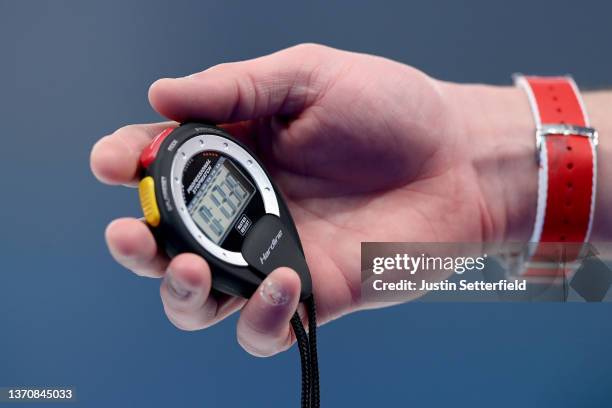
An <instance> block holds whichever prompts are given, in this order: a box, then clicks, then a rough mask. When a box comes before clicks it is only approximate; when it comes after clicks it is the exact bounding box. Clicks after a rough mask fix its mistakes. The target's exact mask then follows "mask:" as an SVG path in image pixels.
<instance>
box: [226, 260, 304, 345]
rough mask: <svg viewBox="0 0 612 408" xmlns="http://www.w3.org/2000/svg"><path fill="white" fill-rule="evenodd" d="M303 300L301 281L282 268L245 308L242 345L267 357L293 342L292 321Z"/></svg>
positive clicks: (240, 336) (240, 328)
mask: <svg viewBox="0 0 612 408" xmlns="http://www.w3.org/2000/svg"><path fill="white" fill-rule="evenodd" d="M299 298H300V278H299V276H298V275H297V273H296V272H294V271H293V270H291V269H289V268H278V269H276V270H275V271H273V272H272V273H271V274H270V275H269V276H268V277H267V278H266V279H265V280H264V281H263V283H262V284H261V285H260V287H259V289H258V290H257V292H256V293H255V294H254V295H253V296H252V297H251V299H249V301H248V302H247V304H246V306H245V307H244V308H243V309H242V312H241V314H240V319H239V320H238V333H237V334H238V342H239V343H240V345H241V346H242V347H243V348H244V349H245V350H246V351H248V352H249V353H251V354H253V355H255V356H259V357H267V356H271V355H273V354H276V353H278V352H281V351H284V350H286V349H287V348H289V347H290V346H291V344H292V343H293V335H292V331H291V328H290V324H289V321H290V320H291V317H292V316H293V314H294V313H295V311H296V308H297V305H298V302H299Z"/></svg>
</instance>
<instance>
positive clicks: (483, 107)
mask: <svg viewBox="0 0 612 408" xmlns="http://www.w3.org/2000/svg"><path fill="white" fill-rule="evenodd" d="M445 86H446V87H447V89H448V91H447V93H448V95H449V98H450V100H451V105H452V106H453V109H452V111H453V116H454V122H455V123H457V124H458V126H457V129H458V131H459V132H462V133H463V135H462V139H463V140H465V144H466V146H467V147H468V149H467V160H468V161H469V164H470V165H471V167H472V168H473V171H474V173H475V176H476V180H477V182H478V187H479V191H480V200H481V203H479V205H480V210H481V213H482V216H481V219H482V224H483V227H482V230H483V234H482V235H483V236H482V238H483V240H485V241H521V242H527V241H529V239H530V237H531V233H532V231H533V225H534V221H535V213H536V202H537V191H538V166H537V164H536V151H535V124H534V121H533V117H532V113H531V110H530V107H529V101H528V99H527V96H526V94H525V93H524V91H522V90H520V89H518V88H515V87H500V86H486V85H473V84H469V85H458V84H446V85H445Z"/></svg>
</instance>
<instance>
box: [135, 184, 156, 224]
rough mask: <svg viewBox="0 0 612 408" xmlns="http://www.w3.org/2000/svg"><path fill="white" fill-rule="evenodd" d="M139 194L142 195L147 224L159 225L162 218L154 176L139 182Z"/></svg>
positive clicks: (141, 200)
mask: <svg viewBox="0 0 612 408" xmlns="http://www.w3.org/2000/svg"><path fill="white" fill-rule="evenodd" d="M138 196H139V197H140V206H141V207H142V212H143V213H144V216H145V220H146V221H147V224H149V225H151V226H152V227H157V226H158V225H159V221H160V219H161V217H160V215H159V208H158V207H157V201H156V200H155V182H154V181H153V177H151V176H147V177H145V178H143V179H142V180H140V183H138Z"/></svg>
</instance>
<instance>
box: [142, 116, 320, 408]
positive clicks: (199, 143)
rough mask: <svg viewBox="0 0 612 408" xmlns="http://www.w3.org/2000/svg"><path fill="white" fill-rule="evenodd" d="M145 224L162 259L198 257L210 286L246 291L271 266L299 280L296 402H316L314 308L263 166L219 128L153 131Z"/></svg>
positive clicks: (296, 247)
mask: <svg viewBox="0 0 612 408" xmlns="http://www.w3.org/2000/svg"><path fill="white" fill-rule="evenodd" d="M140 166H141V168H142V174H141V180H140V183H139V186H138V190H139V196H140V203H141V206H142V210H143V213H144V216H145V220H146V222H147V224H148V225H149V226H150V228H151V230H152V231H153V234H154V236H155V238H156V240H157V242H158V243H159V245H160V246H161V247H162V248H163V249H164V250H165V252H166V253H167V254H168V256H170V257H174V256H176V255H178V254H180V253H183V252H192V253H196V254H198V255H201V256H202V257H203V258H204V259H206V261H207V262H208V264H209V265H210V269H211V274H212V286H213V288H214V289H215V290H218V291H220V292H224V293H227V294H230V295H234V296H240V297H245V298H248V297H250V296H251V295H252V294H253V293H254V292H255V290H256V289H257V287H258V286H259V285H260V283H261V282H262V281H263V279H265V277H266V276H267V275H268V274H269V273H271V272H272V271H273V270H275V269H276V268H278V267H281V266H286V267H290V268H291V269H293V270H295V271H296V272H297V273H298V275H299V277H300V280H301V293H300V301H301V302H303V303H304V305H305V306H306V310H307V313H308V326H309V331H308V334H306V332H305V329H304V327H303V324H302V321H301V319H300V317H299V315H298V314H297V312H296V314H295V315H294V317H293V318H292V320H291V324H292V326H293V329H294V332H295V334H296V337H297V343H298V346H299V349H300V356H301V361H302V406H304V407H311V406H318V405H319V386H318V367H317V356H316V313H315V307H314V299H313V296H312V283H311V278H310V272H309V270H308V265H307V264H306V260H305V258H304V251H303V249H302V245H301V243H300V239H299V236H298V233H297V230H296V228H295V225H294V223H293V219H292V218H291V214H290V213H289V210H288V208H287V206H286V204H285V202H284V200H283V198H282V196H281V194H280V192H279V191H278V189H277V188H276V186H275V185H274V183H273V182H272V180H271V179H270V176H269V175H268V173H267V172H266V170H265V169H264V167H263V165H262V164H261V162H260V161H259V160H257V158H256V157H255V156H254V155H253V154H252V153H251V152H250V151H249V150H248V148H247V147H246V146H244V145H243V144H242V143H240V142H239V141H238V140H236V139H235V138H233V137H232V136H231V135H229V134H228V133H227V132H226V131H224V130H222V129H220V128H218V127H215V126H212V125H207V124H201V123H185V124H182V125H181V126H179V127H177V128H168V129H165V130H164V131H163V132H161V133H160V134H159V135H157V136H156V137H155V138H154V139H153V140H152V142H151V143H150V145H149V146H148V147H147V148H145V150H144V151H143V152H142V154H141V156H140Z"/></svg>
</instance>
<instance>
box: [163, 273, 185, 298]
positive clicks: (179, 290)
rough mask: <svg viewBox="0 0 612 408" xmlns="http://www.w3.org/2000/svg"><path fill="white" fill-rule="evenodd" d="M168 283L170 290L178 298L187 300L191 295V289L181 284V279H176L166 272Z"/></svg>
mask: <svg viewBox="0 0 612 408" xmlns="http://www.w3.org/2000/svg"><path fill="white" fill-rule="evenodd" d="M164 279H165V280H166V285H167V286H168V292H170V294H171V295H172V296H174V297H175V298H177V299H180V300H185V299H187V298H188V297H189V296H190V295H191V291H190V290H189V289H187V288H186V287H185V285H183V284H181V283H180V282H179V281H177V280H176V279H174V278H173V277H172V276H170V275H169V274H166V277H165V278H164Z"/></svg>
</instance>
